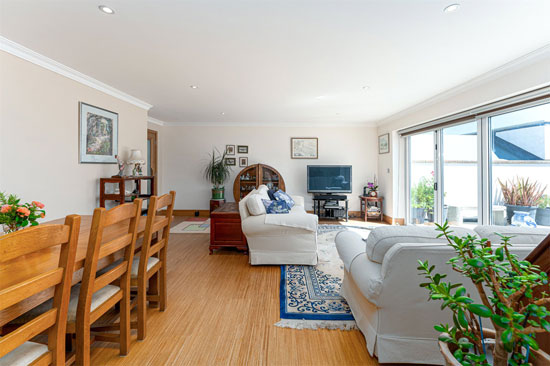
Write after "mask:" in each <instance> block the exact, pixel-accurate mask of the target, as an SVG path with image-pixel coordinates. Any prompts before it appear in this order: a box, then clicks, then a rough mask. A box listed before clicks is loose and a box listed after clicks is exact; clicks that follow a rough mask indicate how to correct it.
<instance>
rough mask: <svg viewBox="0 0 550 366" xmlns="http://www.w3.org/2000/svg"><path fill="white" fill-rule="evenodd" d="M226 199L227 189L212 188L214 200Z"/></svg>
mask: <svg viewBox="0 0 550 366" xmlns="http://www.w3.org/2000/svg"><path fill="white" fill-rule="evenodd" d="M224 197H225V187H221V188H212V199H213V200H222V199H224Z"/></svg>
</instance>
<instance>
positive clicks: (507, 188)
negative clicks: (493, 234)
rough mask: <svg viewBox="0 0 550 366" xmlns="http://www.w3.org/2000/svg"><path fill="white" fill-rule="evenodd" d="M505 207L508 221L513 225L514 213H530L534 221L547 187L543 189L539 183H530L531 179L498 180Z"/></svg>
mask: <svg viewBox="0 0 550 366" xmlns="http://www.w3.org/2000/svg"><path fill="white" fill-rule="evenodd" d="M498 183H499V184H500V189H501V191H502V197H503V198H504V206H506V220H507V222H508V224H511V220H512V216H514V211H521V212H528V213H529V216H531V218H532V219H533V220H535V219H536V216H537V206H538V202H539V200H540V198H541V197H542V195H543V193H544V191H545V190H546V187H544V188H542V187H541V185H540V184H539V183H538V182H536V181H535V182H530V181H529V178H523V177H521V178H520V177H516V178H514V179H509V180H507V181H506V182H504V183H503V182H502V181H501V180H500V179H498Z"/></svg>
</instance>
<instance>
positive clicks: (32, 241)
mask: <svg viewBox="0 0 550 366" xmlns="http://www.w3.org/2000/svg"><path fill="white" fill-rule="evenodd" d="M68 240H69V227H67V226H65V225H42V226H35V227H31V228H27V229H25V230H21V231H16V232H14V233H11V234H10V239H9V241H6V240H0V263H3V262H7V261H9V260H10V259H13V258H17V257H20V256H22V255H26V254H30V253H32V252H36V251H38V250H40V249H44V248H49V247H51V246H54V245H59V244H61V243H66V242H67V241H68Z"/></svg>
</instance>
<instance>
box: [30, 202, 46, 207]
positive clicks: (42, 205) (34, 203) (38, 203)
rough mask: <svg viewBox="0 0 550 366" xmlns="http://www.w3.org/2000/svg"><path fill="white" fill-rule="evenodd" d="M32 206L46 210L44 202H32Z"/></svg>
mask: <svg viewBox="0 0 550 366" xmlns="http://www.w3.org/2000/svg"><path fill="white" fill-rule="evenodd" d="M32 204H33V205H35V206H36V207H38V208H44V204H43V203H42V202H38V201H32Z"/></svg>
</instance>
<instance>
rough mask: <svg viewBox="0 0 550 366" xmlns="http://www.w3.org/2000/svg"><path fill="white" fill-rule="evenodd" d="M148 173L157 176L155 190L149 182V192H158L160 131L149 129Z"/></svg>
mask: <svg viewBox="0 0 550 366" xmlns="http://www.w3.org/2000/svg"><path fill="white" fill-rule="evenodd" d="M147 175H150V176H154V177H155V181H156V184H155V187H154V190H155V192H151V184H150V183H148V186H147V193H149V194H154V195H156V194H157V186H158V133H157V131H155V130H147Z"/></svg>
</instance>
